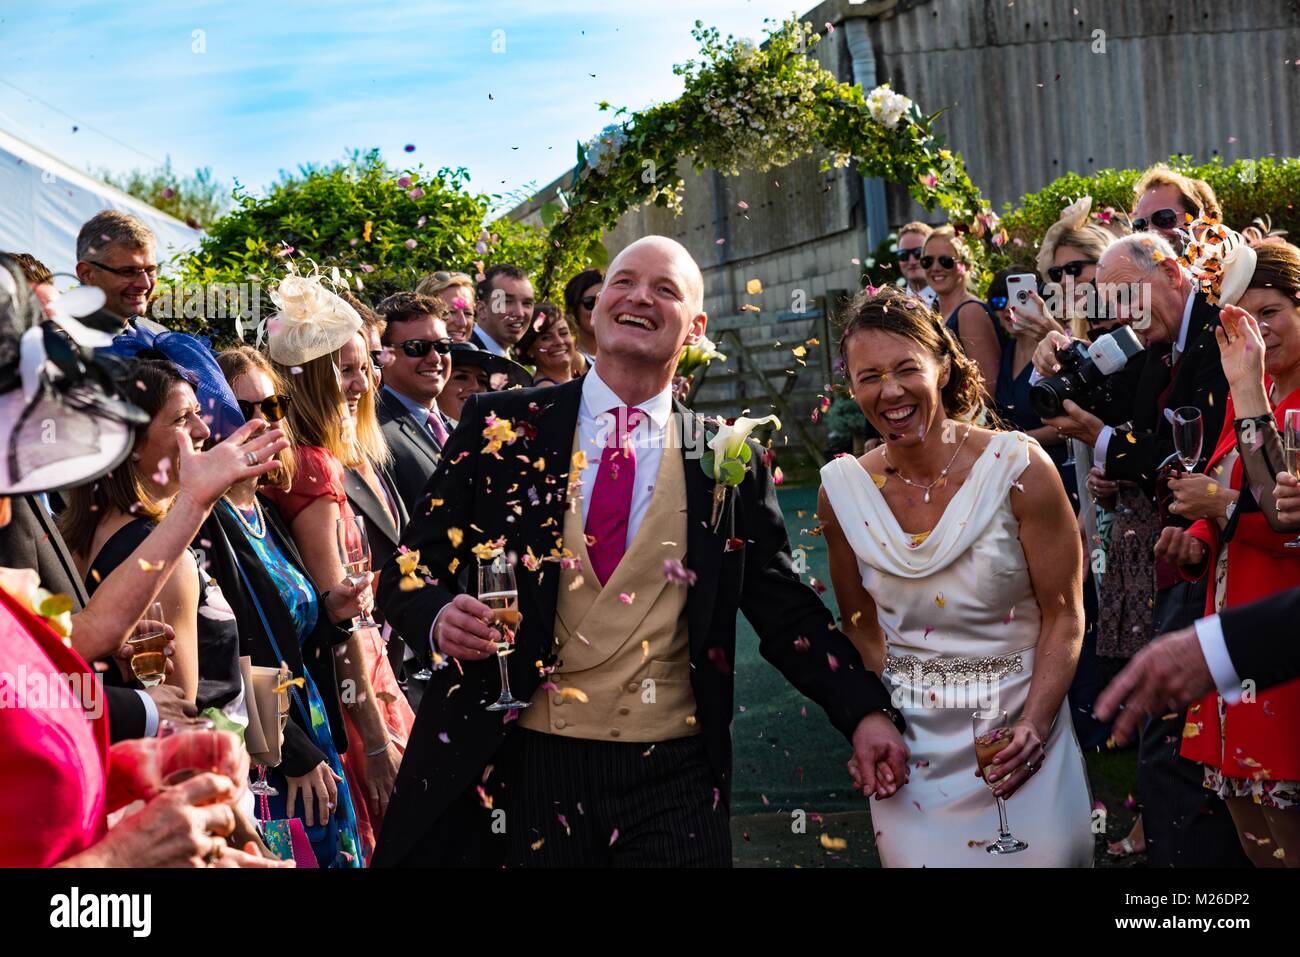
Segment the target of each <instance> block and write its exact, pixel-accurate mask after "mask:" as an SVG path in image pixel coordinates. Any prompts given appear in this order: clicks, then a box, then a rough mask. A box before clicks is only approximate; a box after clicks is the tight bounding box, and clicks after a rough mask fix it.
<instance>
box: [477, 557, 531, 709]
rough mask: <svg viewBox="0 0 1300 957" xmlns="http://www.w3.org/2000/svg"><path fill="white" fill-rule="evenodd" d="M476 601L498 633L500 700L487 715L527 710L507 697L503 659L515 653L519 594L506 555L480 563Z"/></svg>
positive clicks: (512, 567)
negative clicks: (486, 609)
mask: <svg viewBox="0 0 1300 957" xmlns="http://www.w3.org/2000/svg"><path fill="white" fill-rule="evenodd" d="M478 600H479V601H481V602H482V603H483V604H485V605H487V606H488V607H489V608H491V609H492V618H493V620H494V621H495V623H496V626H497V628H498V630H499V631H500V632H501V635H502V637H501V640H500V641H499V642H497V666H498V667H499V668H500V669H501V696H500V697H499V698H497V700H496V701H494V702H493V703H492V704H490V705H488V708H487V709H488V710H489V711H516V710H518V709H520V708H527V707H528V702H527V701H520V700H519V699H518V698H516V697H515V696H514V695H512V694H511V693H510V674H509V672H508V671H507V669H506V656H507V655H508V654H510V653H511V652H512V651H514V650H515V635H514V629H515V628H517V627H519V621H520V614H519V591H518V589H517V587H516V586H515V569H514V566H512V565H511V564H510V562H509V561H508V560H507V559H506V557H505V555H501V554H498V555H496V556H495V557H493V558H492V559H491V561H489V562H483V561H480V562H479V566H478Z"/></svg>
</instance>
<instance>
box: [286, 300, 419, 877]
mask: <svg viewBox="0 0 1300 957" xmlns="http://www.w3.org/2000/svg"><path fill="white" fill-rule="evenodd" d="M272 298H273V300H274V301H275V302H276V304H277V305H278V306H279V307H280V312H279V313H277V314H276V316H275V317H274V321H272V322H269V323H268V326H269V327H270V329H271V330H272V331H271V334H270V337H269V339H268V345H267V351H268V352H269V354H270V358H271V362H272V363H273V365H274V368H275V370H276V372H277V373H278V374H279V376H280V379H281V381H282V382H285V383H287V384H288V387H289V390H288V392H289V398H290V403H289V408H288V412H287V416H286V418H287V421H288V422H289V426H290V428H292V430H293V433H294V435H295V436H296V437H297V440H298V442H299V443H301V444H299V445H298V446H297V448H296V452H297V455H296V460H295V462H294V466H295V478H294V481H293V487H292V488H291V489H290V490H288V491H281V490H278V489H268V490H267V495H268V497H270V498H271V500H272V501H273V502H274V503H275V504H276V506H277V507H278V508H279V510H280V513H281V514H282V515H283V516H284V517H285V518H286V519H287V520H288V522H289V528H290V531H291V533H292V535H293V540H294V544H295V545H296V546H297V547H298V551H299V553H300V554H301V555H302V557H303V560H304V562H305V564H306V567H307V571H308V573H309V574H310V575H311V578H312V581H313V582H314V583H315V586H316V587H317V588H318V589H320V590H322V591H323V590H326V589H329V588H332V587H333V586H334V584H335V583H336V582H338V581H341V580H342V579H343V577H344V569H343V563H342V559H341V558H340V557H339V546H338V537H337V536H338V522H339V519H341V518H342V519H349V520H351V519H352V518H353V517H354V513H353V511H352V508H351V506H350V505H349V504H348V499H347V494H346V490H345V484H344V483H345V476H344V469H345V468H350V469H356V470H357V471H358V472H360V473H361V475H362V476H363V477H364V478H365V480H366V481H367V483H368V484H371V486H372V487H373V488H374V489H375V494H376V495H377V496H379V497H381V498H382V495H383V491H382V486H380V485H379V480H378V478H377V475H376V473H375V467H376V464H378V465H382V464H383V463H385V462H387V461H388V460H389V455H390V453H389V451H388V446H387V445H386V444H385V442H384V438H383V433H382V432H380V429H379V423H378V421H377V419H376V418H375V397H374V389H373V388H372V385H373V379H372V374H371V371H370V357H369V356H368V355H367V353H366V342H365V339H363V338H362V336H361V325H362V323H361V317H360V316H359V315H358V314H357V312H356V310H355V309H353V308H352V307H351V306H349V305H348V304H347V303H346V302H344V301H343V300H342V299H340V298H339V297H338V296H336V295H335V294H334V293H333V292H331V291H329V290H328V289H326V288H325V287H324V285H323V284H322V282H321V281H320V279H319V277H316V276H305V277H303V276H289V277H286V278H285V279H284V280H282V281H281V282H280V285H279V287H278V289H277V290H276V292H275V294H274V295H273V297H272ZM361 599H362V601H363V605H364V607H365V608H366V609H367V610H368V609H369V607H370V605H371V604H372V603H373V598H372V593H371V592H370V590H369V588H367V589H366V592H365V594H364V595H362V596H361ZM335 665H336V667H337V669H338V678H339V683H340V693H341V698H342V701H343V705H344V715H345V718H346V724H347V733H348V751H347V757H346V759H345V764H344V767H345V772H346V774H345V776H346V778H347V780H348V783H349V784H350V785H351V788H352V792H353V793H354V794H357V793H359V794H361V795H363V796H364V798H365V801H364V802H358V803H357V806H356V811H357V817H358V830H359V832H360V835H361V842H362V849H363V851H364V852H365V854H366V855H367V857H368V856H369V853H370V850H371V849H372V848H373V840H374V833H376V832H377V831H378V829H379V826H380V824H381V822H382V818H383V813H384V810H385V809H386V808H387V806H388V796H389V793H390V792H391V791H392V787H393V782H394V780H395V779H396V776H397V767H398V764H399V763H400V761H401V753H402V751H403V750H404V749H405V747H406V740H407V738H408V737H409V735H410V729H411V725H412V724H413V723H414V719H415V716H414V714H413V713H412V711H411V707H410V705H409V704H407V701H406V698H405V696H403V694H402V691H401V688H400V687H399V685H398V683H397V679H396V677H395V676H394V674H393V670H392V667H391V666H390V665H389V662H388V657H387V655H386V654H385V647H384V641H383V639H382V638H381V637H380V635H379V631H378V629H376V628H363V629H361V630H360V631H357V632H354V633H353V634H352V635H351V638H350V639H349V640H348V642H347V644H346V645H343V646H341V648H340V649H339V650H338V652H337V653H336V655H335Z"/></svg>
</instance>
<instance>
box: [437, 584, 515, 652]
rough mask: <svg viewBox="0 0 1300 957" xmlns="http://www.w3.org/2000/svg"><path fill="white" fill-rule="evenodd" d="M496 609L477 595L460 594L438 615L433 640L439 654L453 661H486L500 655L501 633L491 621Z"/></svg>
mask: <svg viewBox="0 0 1300 957" xmlns="http://www.w3.org/2000/svg"><path fill="white" fill-rule="evenodd" d="M492 620H493V619H492V609H491V608H489V607H488V606H487V605H485V604H483V603H482V602H481V601H479V600H478V599H477V598H475V597H474V596H473V595H466V594H460V595H457V596H456V597H455V598H453V599H452V600H451V604H450V605H448V606H447V607H446V608H444V609H443V610H442V611H441V612H440V613H439V615H438V621H437V623H436V624H435V625H434V628H433V640H434V644H435V645H436V646H437V648H438V651H440V652H441V653H442V654H444V655H447V656H448V657H449V658H463V659H465V660H466V661H482V660H483V659H484V658H489V657H492V656H494V655H495V654H496V653H497V649H496V643H497V642H499V641H501V640H502V636H501V632H499V631H498V630H497V629H496V628H493V627H492V626H491V625H490V624H488V622H490V621H492Z"/></svg>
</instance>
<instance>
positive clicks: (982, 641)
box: [821, 432, 1093, 867]
mask: <svg viewBox="0 0 1300 957" xmlns="http://www.w3.org/2000/svg"><path fill="white" fill-rule="evenodd" d="M1028 465H1029V448H1028V440H1027V438H1026V437H1025V435H1024V434H1023V433H1020V432H1002V433H998V434H996V435H994V436H993V438H992V440H991V441H990V443H989V445H988V447H987V448H986V449H985V451H984V452H983V454H982V455H981V456H980V458H979V459H978V460H977V461H976V463H975V465H974V466H973V467H972V469H971V472H970V475H969V476H968V477H967V479H966V481H965V483H964V484H963V485H962V487H961V488H960V489H958V491H957V493H956V495H954V496H953V498H952V501H951V502H950V503H949V504H948V507H947V508H946V509H945V510H944V513H943V516H942V517H941V518H940V519H939V522H938V524H937V525H936V526H935V527H934V529H933V530H932V531H931V532H930V534H929V535H928V536H927V537H925V538H924V540H923V541H921V542H920V543H919V544H914V542H915V540H916V538H918V537H919V536H913V535H911V534H909V533H907V532H905V531H903V529H902V528H900V527H899V524H898V521H897V519H895V517H894V515H893V513H892V512H891V511H890V509H889V506H888V505H887V504H886V503H885V499H884V497H883V496H882V495H881V493H880V490H879V489H878V488H877V487H876V485H875V482H874V481H873V479H872V477H871V476H870V475H869V474H868V473H867V471H866V470H865V469H864V468H863V467H862V465H861V463H859V462H858V461H857V460H856V459H855V458H853V457H852V456H841V457H839V458H836V459H834V460H832V461H831V462H830V463H829V464H827V465H826V467H825V468H823V469H822V472H821V475H822V484H823V487H824V488H825V489H826V494H827V496H828V498H829V499H830V504H831V507H832V508H833V509H834V511H835V517H836V520H837V521H838V523H839V525H840V527H841V528H842V529H843V530H844V534H845V536H846V538H847V539H848V543H849V545H850V547H852V549H853V551H854V552H855V553H856V554H857V559H858V567H859V569H860V570H861V573H862V584H863V585H864V586H865V587H866V590H867V591H868V592H870V594H871V597H872V598H873V599H874V600H875V602H876V609H877V617H878V620H879V623H880V627H881V629H882V630H883V631H884V635H885V642H886V648H887V655H888V659H887V663H886V668H885V675H884V677H885V681H886V684H887V685H888V686H889V687H890V690H891V692H892V694H893V697H894V702H895V705H896V706H899V710H901V711H902V713H903V716H904V717H905V718H906V720H907V734H906V735H905V740H906V743H907V747H908V750H909V751H910V752H911V758H910V760H911V772H910V775H911V776H910V779H909V781H908V783H907V785H906V786H904V787H902V788H900V789H899V790H898V791H897V792H896V793H895V794H894V796H893V797H891V798H888V799H886V800H884V801H875V800H873V801H872V802H871V818H872V824H873V827H874V830H875V838H876V845H877V847H878V848H879V850H880V857H881V860H882V862H883V863H884V865H885V866H886V867H1091V866H1092V853H1093V838H1092V828H1091V810H1092V808H1091V796H1090V794H1089V791H1088V782H1087V777H1086V774H1085V772H1084V763H1083V755H1082V753H1081V752H1080V750H1079V743H1078V740H1077V739H1076V738H1075V735H1074V726H1073V725H1072V724H1071V721H1070V715H1069V710H1068V703H1067V702H1063V703H1062V705H1061V710H1060V712H1059V713H1058V714H1057V717H1056V722H1055V724H1054V726H1053V727H1052V731H1051V734H1050V735H1049V736H1048V739H1047V742H1046V750H1047V754H1046V757H1045V759H1044V761H1043V765H1042V767H1041V768H1040V769H1039V770H1038V772H1037V773H1035V774H1034V776H1033V777H1032V778H1030V779H1029V781H1028V782H1027V783H1026V784H1024V785H1023V786H1022V787H1021V788H1020V790H1019V791H1017V792H1016V793H1015V794H1014V795H1012V797H1011V798H1010V799H1009V800H1008V801H1007V816H1008V821H1009V824H1010V829H1011V833H1012V834H1014V835H1015V836H1016V837H1017V838H1019V839H1020V840H1022V841H1027V842H1028V844H1029V847H1028V849H1027V850H1024V851H1021V852H1020V853H1018V854H1009V855H998V854H989V853H987V851H986V850H985V845H987V844H991V843H993V842H994V841H996V840H997V835H998V812H997V804H996V801H995V800H994V798H993V794H992V792H991V791H990V790H989V788H988V786H987V785H986V784H985V783H984V782H983V781H982V780H981V779H980V778H978V777H976V776H975V769H976V763H975V749H974V739H973V733H972V727H971V718H972V715H973V713H974V712H976V711H980V710H985V709H986V708H987V707H989V706H990V705H992V706H993V707H997V708H1001V709H1003V710H1005V711H1007V712H1008V713H1009V714H1010V717H1011V720H1012V721H1015V720H1016V719H1017V718H1018V717H1019V716H1020V713H1021V710H1022V709H1023V707H1024V704H1025V700H1026V698H1027V696H1028V694H1029V684H1030V679H1031V677H1032V675H1033V670H1034V649H1035V645H1036V644H1037V642H1038V631H1039V625H1040V622H1041V614H1040V612H1039V608H1038V603H1037V601H1036V600H1035V598H1034V592H1033V588H1032V587H1031V584H1030V580H1029V569H1028V566H1027V564H1026V561H1025V553H1024V550H1023V549H1022V548H1021V545H1020V538H1019V523H1018V522H1017V520H1016V517H1015V515H1014V514H1013V513H1012V511H1011V494H1012V489H1013V487H1014V486H1015V485H1016V484H1017V482H1018V481H1019V478H1020V476H1021V474H1022V473H1023V472H1024V470H1025V468H1026V467H1027V466H1028ZM994 696H996V699H997V701H996V704H994V703H993V701H992V698H993V697H994Z"/></svg>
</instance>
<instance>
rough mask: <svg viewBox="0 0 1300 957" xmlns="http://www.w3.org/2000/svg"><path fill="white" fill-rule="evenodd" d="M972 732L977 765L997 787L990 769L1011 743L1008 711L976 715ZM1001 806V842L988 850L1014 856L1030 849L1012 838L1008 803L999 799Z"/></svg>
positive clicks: (984, 775) (991, 852)
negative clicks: (990, 776)
mask: <svg viewBox="0 0 1300 957" xmlns="http://www.w3.org/2000/svg"><path fill="white" fill-rule="evenodd" d="M971 723H972V729H973V731H974V734H975V763H976V764H978V765H979V769H980V777H982V778H984V783H985V784H987V785H988V786H989V787H990V788H993V787H994V786H995V785H994V783H993V782H991V781H989V779H988V773H987V772H988V768H989V766H990V765H991V764H992V763H993V758H994V756H995V755H997V753H998V752H999V751H1001V750H1002V749H1003V748H1005V747H1006V746H1007V745H1009V744H1010V743H1011V725H1010V723H1009V721H1008V719H1007V713H1006V712H1005V711H976V712H975V714H974V715H973V716H972V721H971ZM997 802H998V839H997V840H996V841H995V842H993V843H992V844H990V845H989V846H988V847H986V848H985V850H986V851H988V852H989V853H990V854H1015V853H1017V852H1018V851H1023V850H1024V849H1025V848H1027V847H1028V846H1029V845H1028V844H1026V843H1025V842H1024V841H1021V840H1018V839H1017V838H1015V837H1013V836H1012V835H1011V828H1010V827H1008V825H1007V802H1006V801H1005V800H1004V799H1003V798H1001V797H998V798H997Z"/></svg>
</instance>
